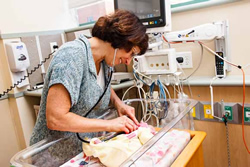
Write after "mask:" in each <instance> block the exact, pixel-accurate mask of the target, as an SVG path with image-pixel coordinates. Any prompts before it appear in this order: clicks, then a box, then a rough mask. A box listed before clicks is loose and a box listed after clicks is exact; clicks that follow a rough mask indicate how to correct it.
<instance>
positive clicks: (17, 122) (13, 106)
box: [9, 98, 26, 149]
mask: <svg viewBox="0 0 250 167" xmlns="http://www.w3.org/2000/svg"><path fill="white" fill-rule="evenodd" d="M9 107H10V114H11V117H12V121H13V123H14V127H15V129H16V133H17V140H18V144H19V147H20V149H25V148H26V143H25V138H24V133H23V128H22V123H21V119H20V115H19V112H18V106H17V103H16V99H15V98H9Z"/></svg>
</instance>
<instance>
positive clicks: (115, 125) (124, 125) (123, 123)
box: [108, 115, 138, 134]
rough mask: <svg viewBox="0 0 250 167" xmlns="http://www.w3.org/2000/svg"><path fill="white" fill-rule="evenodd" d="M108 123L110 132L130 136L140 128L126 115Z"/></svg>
mask: <svg viewBox="0 0 250 167" xmlns="http://www.w3.org/2000/svg"><path fill="white" fill-rule="evenodd" d="M108 121H109V122H108V131H109V132H121V131H124V132H125V133H126V134H128V133H130V132H133V131H135V130H137V129H138V126H137V125H136V124H135V123H134V122H133V121H132V120H131V119H129V118H128V117H127V116H125V115H124V116H121V117H118V118H115V119H112V120H108Z"/></svg>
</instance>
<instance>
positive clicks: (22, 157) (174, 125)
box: [10, 99, 205, 167]
mask: <svg viewBox="0 0 250 167" xmlns="http://www.w3.org/2000/svg"><path fill="white" fill-rule="evenodd" d="M143 101H144V100H143ZM138 102H139V103H138ZM126 103H127V104H128V105H131V106H135V104H136V103H138V104H136V107H137V109H138V106H139V104H141V105H144V107H147V106H145V104H146V105H148V104H152V101H149V102H148V101H147V102H145V103H142V100H140V99H139V100H135V99H132V100H127V101H126ZM161 104H163V103H161ZM167 104H168V108H169V109H171V108H173V106H172V105H176V104H181V105H179V106H178V107H174V108H175V110H176V109H177V110H178V114H177V115H176V112H175V114H173V113H171V112H173V111H171V110H169V111H168V114H167V117H166V118H165V120H164V121H163V122H161V123H160V126H161V127H160V128H156V129H158V130H159V131H158V133H157V134H156V135H155V136H154V137H152V138H151V139H150V140H149V141H148V142H146V143H145V144H144V145H143V146H142V147H141V148H140V149H139V150H137V151H136V152H135V153H134V154H133V155H132V156H131V157H129V158H128V159H127V160H125V161H124V162H123V163H122V165H121V166H133V167H135V166H137V165H136V164H137V163H139V162H140V161H141V160H142V159H143V156H144V155H145V154H146V153H147V151H149V150H150V149H152V148H153V147H154V145H156V144H157V143H158V142H159V141H160V140H161V138H163V137H164V136H165V135H166V134H167V132H170V131H171V130H173V129H184V130H193V119H192V116H191V113H190V111H191V110H192V108H193V107H194V106H195V105H196V104H197V101H195V100H191V99H186V100H185V101H178V100H171V101H169V100H168V103H167ZM160 107H161V106H160ZM144 109H145V108H144ZM111 115H112V114H111ZM104 119H105V117H104ZM150 122H151V123H153V124H155V123H154V121H153V122H152V121H149V123H150ZM204 137H205V135H204ZM67 139H68V138H59V139H56V140H55V139H53V140H49V139H45V140H42V141H40V142H38V143H37V144H35V145H33V146H30V147H28V148H26V149H25V150H22V151H20V152H18V153H17V154H16V155H15V156H14V157H13V158H12V159H11V161H10V163H11V165H12V166H15V167H21V166H36V165H34V164H35V163H34V162H36V158H41V157H44V162H51V164H47V165H46V166H51V167H52V166H61V165H63V164H65V163H66V162H68V161H69V160H71V159H72V158H74V157H75V156H77V155H78V154H77V155H72V154H70V153H68V152H67V150H65V156H66V157H61V158H60V157H58V156H56V158H55V157H54V155H53V154H49V152H50V151H51V150H52V149H56V147H57V145H59V144H60V143H61V142H64V141H65V140H67ZM79 154H80V152H79ZM94 165H95V166H96V165H97V164H94ZM39 166H44V164H39ZM86 166H92V165H90V164H89V165H86Z"/></svg>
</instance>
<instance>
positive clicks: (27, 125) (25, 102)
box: [16, 97, 40, 146]
mask: <svg viewBox="0 0 250 167" xmlns="http://www.w3.org/2000/svg"><path fill="white" fill-rule="evenodd" d="M39 102H40V98H36V97H33V98H31V97H20V98H17V99H16V103H17V106H18V112H19V117H20V120H21V125H22V131H23V135H24V140H25V144H26V146H29V141H30V137H31V134H32V131H33V128H34V126H35V122H36V115H35V110H34V107H33V106H34V105H38V104H39Z"/></svg>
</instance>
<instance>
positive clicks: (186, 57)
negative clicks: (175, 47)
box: [176, 52, 193, 68]
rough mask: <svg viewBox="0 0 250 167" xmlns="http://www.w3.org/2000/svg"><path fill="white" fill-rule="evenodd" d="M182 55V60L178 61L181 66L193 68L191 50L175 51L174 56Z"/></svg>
mask: <svg viewBox="0 0 250 167" xmlns="http://www.w3.org/2000/svg"><path fill="white" fill-rule="evenodd" d="M178 57H182V58H183V62H182V63H179V64H180V66H181V68H193V59H192V53H191V52H176V58H178Z"/></svg>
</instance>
